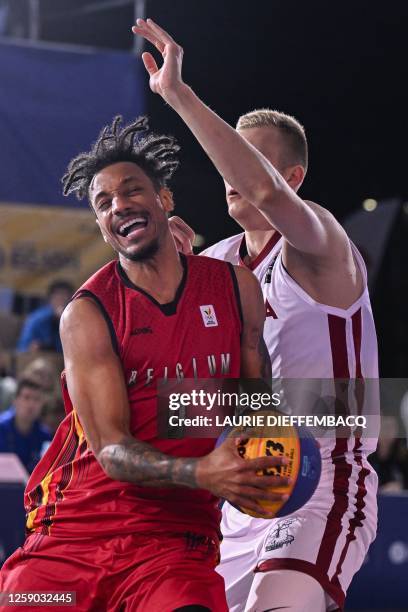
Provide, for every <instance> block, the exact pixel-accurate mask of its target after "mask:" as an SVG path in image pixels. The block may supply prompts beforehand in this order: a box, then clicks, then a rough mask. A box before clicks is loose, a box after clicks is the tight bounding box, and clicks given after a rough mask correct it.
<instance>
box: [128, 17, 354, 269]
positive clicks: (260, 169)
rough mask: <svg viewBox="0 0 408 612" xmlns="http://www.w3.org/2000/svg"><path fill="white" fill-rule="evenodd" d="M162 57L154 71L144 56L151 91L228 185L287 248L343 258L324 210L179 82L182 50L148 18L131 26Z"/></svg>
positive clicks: (342, 243)
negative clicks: (297, 190)
mask: <svg viewBox="0 0 408 612" xmlns="http://www.w3.org/2000/svg"><path fill="white" fill-rule="evenodd" d="M133 31H134V32H135V33H137V34H140V35H142V36H144V37H145V38H146V39H147V40H149V41H150V42H151V43H152V44H153V45H154V46H155V47H156V48H157V49H158V50H159V51H160V53H161V54H162V56H163V60H164V61H163V65H162V66H161V68H160V69H159V68H158V66H157V64H156V61H155V60H154V58H153V56H152V55H151V54H150V53H144V54H143V61H144V64H145V67H146V69H147V71H148V73H149V75H150V87H151V89H152V91H154V92H155V93H158V94H159V95H161V96H162V97H163V99H164V100H165V101H166V102H167V103H168V104H169V105H170V106H172V108H173V109H174V110H175V111H176V112H177V113H178V114H179V115H180V117H181V118H182V119H183V121H184V122H185V123H186V124H187V125H188V127H189V128H190V130H191V131H192V132H193V134H194V136H195V137H196V138H197V140H198V141H199V143H200V144H201V146H202V147H203V149H204V150H205V151H206V153H207V154H208V156H209V157H210V159H211V160H212V162H213V163H214V165H215V167H216V168H217V170H218V171H219V172H220V174H221V175H222V176H223V178H224V179H225V180H226V182H227V183H229V184H230V185H232V186H233V187H234V189H236V190H237V191H238V192H239V193H240V194H241V196H242V197H243V198H244V199H245V200H247V201H248V202H250V203H251V204H253V205H254V206H255V207H256V208H258V209H259V210H260V211H261V212H262V214H263V215H264V216H265V217H266V218H267V219H268V221H269V222H270V223H271V225H272V226H273V227H274V228H275V229H277V230H278V231H279V232H280V233H281V234H282V235H283V236H284V238H285V239H286V240H287V241H288V243H289V244H290V245H292V246H293V247H294V248H296V249H297V250H298V251H301V252H302V253H305V254H311V255H315V256H324V257H326V258H327V257H330V258H331V259H336V258H338V257H339V256H340V257H342V258H344V255H345V253H348V252H349V245H348V240H347V236H346V234H345V232H344V230H343V229H342V228H341V226H340V225H339V224H338V222H337V221H336V220H335V218H334V217H333V216H332V215H331V214H330V213H329V212H328V211H326V210H324V209H322V208H321V207H319V206H317V205H314V204H313V203H306V202H304V201H303V200H302V199H301V198H299V196H298V195H297V194H296V193H295V192H294V191H293V190H292V189H291V187H290V186H289V185H288V184H287V182H286V181H285V180H284V179H283V178H282V176H281V175H280V173H279V172H278V171H277V170H276V168H274V166H273V165H272V164H271V163H270V162H269V161H268V160H267V159H266V158H265V157H264V156H263V155H262V153H260V152H259V151H258V150H257V149H256V148H255V147H253V146H252V145H251V144H250V143H248V142H247V141H246V140H245V139H244V138H243V137H242V136H241V135H240V134H239V133H238V132H237V131H236V130H234V129H233V128H232V127H231V126H229V125H228V124H227V123H225V121H223V120H222V119H221V118H220V117H218V116H217V115H216V114H215V113H214V112H213V111H212V110H211V109H209V108H208V107H207V106H206V105H205V104H204V103H203V102H202V101H201V100H200V99H199V98H198V97H197V96H196V95H195V93H194V92H193V91H192V90H191V89H190V87H188V86H187V85H186V84H185V83H184V82H183V80H182V76H181V68H182V59H183V49H182V48H181V47H180V46H179V45H178V44H177V43H176V42H175V41H174V40H173V39H172V38H171V36H170V35H169V34H168V33H167V32H165V31H164V30H163V29H162V28H160V27H159V26H158V25H157V24H156V23H154V22H153V21H152V20H151V19H148V20H147V21H144V20H142V19H138V21H137V25H136V26H135V27H134V28H133Z"/></svg>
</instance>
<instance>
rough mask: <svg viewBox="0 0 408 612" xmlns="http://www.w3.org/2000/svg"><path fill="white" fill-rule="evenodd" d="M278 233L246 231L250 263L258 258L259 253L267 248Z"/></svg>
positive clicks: (271, 231)
mask: <svg viewBox="0 0 408 612" xmlns="http://www.w3.org/2000/svg"><path fill="white" fill-rule="evenodd" d="M275 233H276V230H275V229H270V230H252V231H250V230H245V243H246V249H247V253H248V255H247V258H248V262H247V263H250V262H251V261H253V260H254V259H256V257H258V255H259V253H261V252H262V250H263V249H264V248H265V246H266V245H267V244H268V242H269V240H270V239H271V238H272V236H273V235H274V234H275Z"/></svg>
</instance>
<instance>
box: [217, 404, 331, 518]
mask: <svg viewBox="0 0 408 612" xmlns="http://www.w3.org/2000/svg"><path fill="white" fill-rule="evenodd" d="M256 414H258V415H262V414H264V415H271V414H274V413H272V412H265V411H259V412H257V413H256ZM265 421H266V419H265ZM231 436H233V437H241V438H242V440H241V441H240V443H239V445H238V446H237V450H238V453H239V455H240V456H241V457H242V458H243V459H256V458H257V457H265V456H266V457H268V456H272V457H287V459H288V460H289V463H288V464H287V465H282V466H277V467H272V468H269V469H268V470H267V473H268V474H270V475H271V476H281V477H287V478H290V479H291V483H290V484H289V485H282V486H280V487H274V488H273V489H271V492H272V491H273V492H275V493H282V494H287V495H289V499H287V500H286V501H269V500H258V503H259V505H260V506H262V508H264V509H265V510H266V511H267V512H268V513H271V514H273V515H274V516H276V517H281V516H287V515H288V514H292V512H295V511H296V510H298V509H299V508H301V507H302V506H304V505H305V503H306V502H307V501H308V500H309V499H310V498H311V497H312V495H313V493H314V492H315V490H316V487H317V485H318V483H319V480H320V473H321V456H320V450H319V445H318V444H317V442H316V440H315V439H314V437H313V436H312V435H311V433H310V432H309V431H308V429H307V428H306V427H297V426H293V427H292V426H287V427H279V426H270V427H268V426H263V427H259V426H258V427H257V426H254V427H235V428H230V429H229V430H228V431H224V432H223V434H222V436H221V438H222V439H221V438H220V439H219V443H221V442H222V441H223V440H225V438H226V437H231ZM217 446H218V444H217ZM236 507H237V508H238V510H241V512H244V513H245V514H249V515H250V516H254V517H259V518H265V517H263V516H262V515H261V514H257V513H255V512H253V511H252V510H248V509H247V508H243V507H239V506H236Z"/></svg>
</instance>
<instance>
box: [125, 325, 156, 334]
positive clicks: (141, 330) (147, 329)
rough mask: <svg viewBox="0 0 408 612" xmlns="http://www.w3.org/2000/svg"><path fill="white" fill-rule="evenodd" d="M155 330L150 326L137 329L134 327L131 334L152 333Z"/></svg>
mask: <svg viewBox="0 0 408 612" xmlns="http://www.w3.org/2000/svg"><path fill="white" fill-rule="evenodd" d="M152 333H153V330H152V328H151V327H150V326H148V327H136V328H135V329H132V331H131V332H130V335H131V336H140V334H152Z"/></svg>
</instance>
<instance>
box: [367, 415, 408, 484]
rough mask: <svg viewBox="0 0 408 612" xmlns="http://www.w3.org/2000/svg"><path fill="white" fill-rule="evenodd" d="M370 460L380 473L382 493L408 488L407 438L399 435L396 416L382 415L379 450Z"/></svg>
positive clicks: (379, 480)
mask: <svg viewBox="0 0 408 612" xmlns="http://www.w3.org/2000/svg"><path fill="white" fill-rule="evenodd" d="M369 461H370V463H371V465H372V466H373V468H374V469H375V471H376V472H377V474H378V485H379V490H380V491H381V492H382V493H386V492H388V493H394V492H398V491H402V490H404V489H408V449H407V445H406V442H405V439H403V438H400V437H398V421H397V419H396V418H395V417H394V416H391V415H389V416H386V415H385V416H383V417H382V419H381V433H380V436H379V439H378V446H377V450H376V451H375V453H373V454H372V455H371V456H370V457H369Z"/></svg>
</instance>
